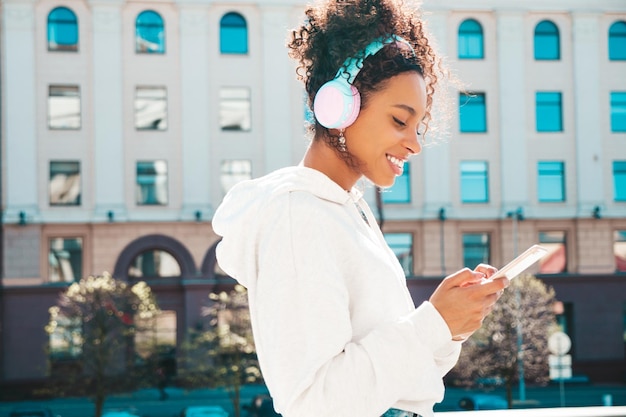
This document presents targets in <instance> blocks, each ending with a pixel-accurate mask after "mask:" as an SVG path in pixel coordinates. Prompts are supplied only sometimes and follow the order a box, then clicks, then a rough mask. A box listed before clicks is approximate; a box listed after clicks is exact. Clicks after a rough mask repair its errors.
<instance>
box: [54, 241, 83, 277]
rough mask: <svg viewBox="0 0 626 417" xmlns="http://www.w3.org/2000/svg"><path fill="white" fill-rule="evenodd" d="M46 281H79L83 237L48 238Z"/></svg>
mask: <svg viewBox="0 0 626 417" xmlns="http://www.w3.org/2000/svg"><path fill="white" fill-rule="evenodd" d="M49 246H50V250H49V252H48V281H49V282H74V281H79V280H80V279H81V278H82V274H83V239H82V238H80V237H72V238H63V237H55V238H52V239H50V240H49Z"/></svg>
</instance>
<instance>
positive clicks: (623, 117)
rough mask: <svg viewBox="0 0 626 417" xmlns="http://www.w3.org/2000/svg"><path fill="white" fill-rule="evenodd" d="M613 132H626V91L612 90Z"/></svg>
mask: <svg viewBox="0 0 626 417" xmlns="http://www.w3.org/2000/svg"><path fill="white" fill-rule="evenodd" d="M611 132H626V92H623V91H620V92H615V91H612V92H611Z"/></svg>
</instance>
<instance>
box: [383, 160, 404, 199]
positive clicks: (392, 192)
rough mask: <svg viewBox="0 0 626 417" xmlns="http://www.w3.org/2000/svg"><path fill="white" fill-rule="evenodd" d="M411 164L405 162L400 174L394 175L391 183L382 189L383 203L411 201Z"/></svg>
mask: <svg viewBox="0 0 626 417" xmlns="http://www.w3.org/2000/svg"><path fill="white" fill-rule="evenodd" d="M410 168H411V164H410V163H409V162H405V164H404V170H403V171H402V175H400V176H399V177H396V181H395V182H394V183H393V185H392V186H391V187H389V188H387V189H384V190H382V191H381V192H382V194H381V197H382V199H383V203H392V204H394V203H397V204H403V203H405V204H406V203H410V202H411V169H410Z"/></svg>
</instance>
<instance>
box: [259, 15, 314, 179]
mask: <svg viewBox="0 0 626 417" xmlns="http://www.w3.org/2000/svg"><path fill="white" fill-rule="evenodd" d="M288 22H289V9H288V8H285V7H282V6H261V39H262V40H261V42H262V45H263V46H262V60H263V62H262V68H261V70H262V74H263V77H262V79H263V142H264V153H265V160H264V163H265V167H264V169H263V172H271V171H273V170H276V169H278V168H282V167H285V166H288V165H292V164H293V162H292V149H293V141H294V140H300V138H296V139H294V138H293V137H292V136H291V129H289V128H288V127H289V125H290V123H291V121H292V120H293V117H292V114H291V112H292V111H293V110H292V108H291V105H290V103H291V95H290V91H291V90H290V88H291V86H292V85H293V83H292V80H293V79H294V78H295V75H294V73H293V72H292V68H293V66H292V65H291V63H290V62H289V56H288V55H287V49H286V48H283V47H281V46H282V45H284V44H285V36H286V34H287V23H288ZM298 110H299V111H302V112H304V104H303V105H302V106H300V107H296V111H298Z"/></svg>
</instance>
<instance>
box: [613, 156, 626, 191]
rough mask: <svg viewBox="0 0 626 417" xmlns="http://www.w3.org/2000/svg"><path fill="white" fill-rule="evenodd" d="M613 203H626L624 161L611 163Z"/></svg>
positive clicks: (625, 169) (625, 163) (625, 167)
mask: <svg viewBox="0 0 626 417" xmlns="http://www.w3.org/2000/svg"><path fill="white" fill-rule="evenodd" d="M613 185H614V191H615V193H614V198H615V201H626V161H613Z"/></svg>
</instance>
